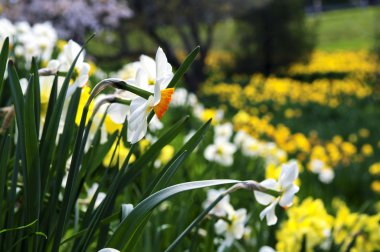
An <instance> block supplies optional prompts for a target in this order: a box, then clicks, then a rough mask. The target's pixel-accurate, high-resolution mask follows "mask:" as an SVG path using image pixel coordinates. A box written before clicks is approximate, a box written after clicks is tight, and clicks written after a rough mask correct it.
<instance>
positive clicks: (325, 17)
mask: <svg viewBox="0 0 380 252" xmlns="http://www.w3.org/2000/svg"><path fill="white" fill-rule="evenodd" d="M307 20H308V23H309V25H310V26H311V27H313V29H316V33H317V43H316V47H317V48H318V49H321V50H324V51H336V50H361V49H363V50H370V49H372V48H373V46H374V42H375V34H376V28H377V29H378V32H380V7H367V8H355V9H345V10H337V11H329V12H323V13H321V14H319V15H309V16H308V17H307ZM376 21H377V23H376ZM376 26H377V27H376ZM234 29H235V26H234V21H233V20H226V21H225V22H222V23H220V24H219V25H218V26H217V28H216V31H215V40H214V41H215V43H214V48H215V49H231V48H235V47H237V46H239V45H237V44H236V41H235V40H234Z"/></svg>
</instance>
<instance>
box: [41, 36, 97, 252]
mask: <svg viewBox="0 0 380 252" xmlns="http://www.w3.org/2000/svg"><path fill="white" fill-rule="evenodd" d="M93 37H94V36H91V37H90V38H89V39H88V40H87V41H86V42H85V44H84V45H83V47H82V48H81V50H80V51H79V53H78V55H77V56H76V57H75V59H74V61H73V63H72V65H71V67H70V69H69V71H68V74H67V76H66V78H65V81H64V83H63V85H62V88H61V92H60V94H59V97H58V100H57V104H56V106H55V109H54V112H53V117H52V119H51V122H50V125H49V129H48V133H47V137H46V140H47V141H46V142H45V143H43V144H45V146H46V147H45V148H43V150H46V152H47V153H49V160H48V161H46V162H45V166H44V168H45V169H46V170H45V172H44V174H43V175H47V172H48V171H47V169H48V167H49V166H50V162H51V149H52V148H51V146H49V142H50V144H51V141H52V139H55V135H56V133H57V130H58V126H59V119H60V116H61V113H62V109H63V104H64V101H65V99H66V93H67V90H68V85H69V83H70V79H71V76H72V74H73V71H74V67H75V64H76V62H77V60H78V58H79V56H80V54H81V53H82V52H83V50H84V48H85V46H86V45H87V43H88V42H89V41H90V40H91V39H92V38H93ZM83 116H87V113H83ZM84 121H85V120H83V118H82V121H81V125H80V127H79V130H78V134H77V138H76V145H75V147H74V153H73V160H72V163H71V166H70V172H69V175H68V179H67V185H66V188H65V192H64V196H63V201H62V208H61V211H60V213H59V217H58V226H57V230H56V232H55V237H54V239H53V246H52V251H58V249H59V244H60V243H61V238H62V235H63V230H64V228H65V225H66V220H67V218H68V214H69V212H70V211H71V210H72V205H73V201H74V199H73V195H72V185H73V184H74V182H75V177H76V173H77V170H78V167H79V164H78V161H79V160H78V156H77V155H81V154H82V153H79V148H80V146H81V139H82V137H83V128H84ZM49 140H50V141H49ZM49 148H50V149H49Z"/></svg>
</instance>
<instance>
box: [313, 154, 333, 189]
mask: <svg viewBox="0 0 380 252" xmlns="http://www.w3.org/2000/svg"><path fill="white" fill-rule="evenodd" d="M309 166H310V169H311V171H312V172H313V173H315V174H318V178H319V180H320V181H321V182H322V183H325V184H330V183H331V182H332V181H333V180H334V177H335V175H334V171H333V169H332V168H331V167H328V166H327V165H326V163H325V162H323V161H322V160H320V159H312V160H311V161H310V163H309Z"/></svg>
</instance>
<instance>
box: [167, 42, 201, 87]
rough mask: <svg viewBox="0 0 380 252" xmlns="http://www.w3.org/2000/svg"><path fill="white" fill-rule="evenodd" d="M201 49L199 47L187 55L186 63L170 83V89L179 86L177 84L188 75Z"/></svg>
mask: <svg viewBox="0 0 380 252" xmlns="http://www.w3.org/2000/svg"><path fill="white" fill-rule="evenodd" d="M199 50H200V47H199V46H197V47H195V48H194V50H193V51H192V52H191V53H189V55H187V57H186V59H185V61H184V62H183V63H182V64H181V66H180V67H179V68H178V70H177V71H176V72H175V74H174V76H173V79H172V80H171V81H170V83H169V85H168V88H172V87H174V86H175V85H177V82H178V81H179V80H180V79H181V78H182V76H183V75H184V74H185V73H186V71H187V69H188V68H189V66H190V65H191V64H192V63H193V62H194V60H195V58H196V57H197V55H198V53H199Z"/></svg>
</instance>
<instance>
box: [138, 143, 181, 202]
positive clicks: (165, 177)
mask: <svg viewBox="0 0 380 252" xmlns="http://www.w3.org/2000/svg"><path fill="white" fill-rule="evenodd" d="M186 152H187V151H186V150H185V151H183V152H181V153H180V155H179V156H178V157H174V158H173V159H175V160H174V161H173V162H169V163H168V164H167V165H166V166H165V167H164V168H163V169H162V171H161V172H160V174H158V175H157V176H156V178H155V180H154V181H153V182H152V184H151V186H150V187H149V189H148V190H147V191H146V192H145V194H144V198H145V197H148V196H149V195H150V194H151V193H152V192H154V191H156V190H157V189H162V188H164V187H165V186H167V184H168V183H169V181H170V179H171V178H172V177H173V175H174V173H175V172H176V171H177V169H178V167H179V166H180V165H181V164H182V163H183V161H184V160H185V158H186V155H185V154H186Z"/></svg>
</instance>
